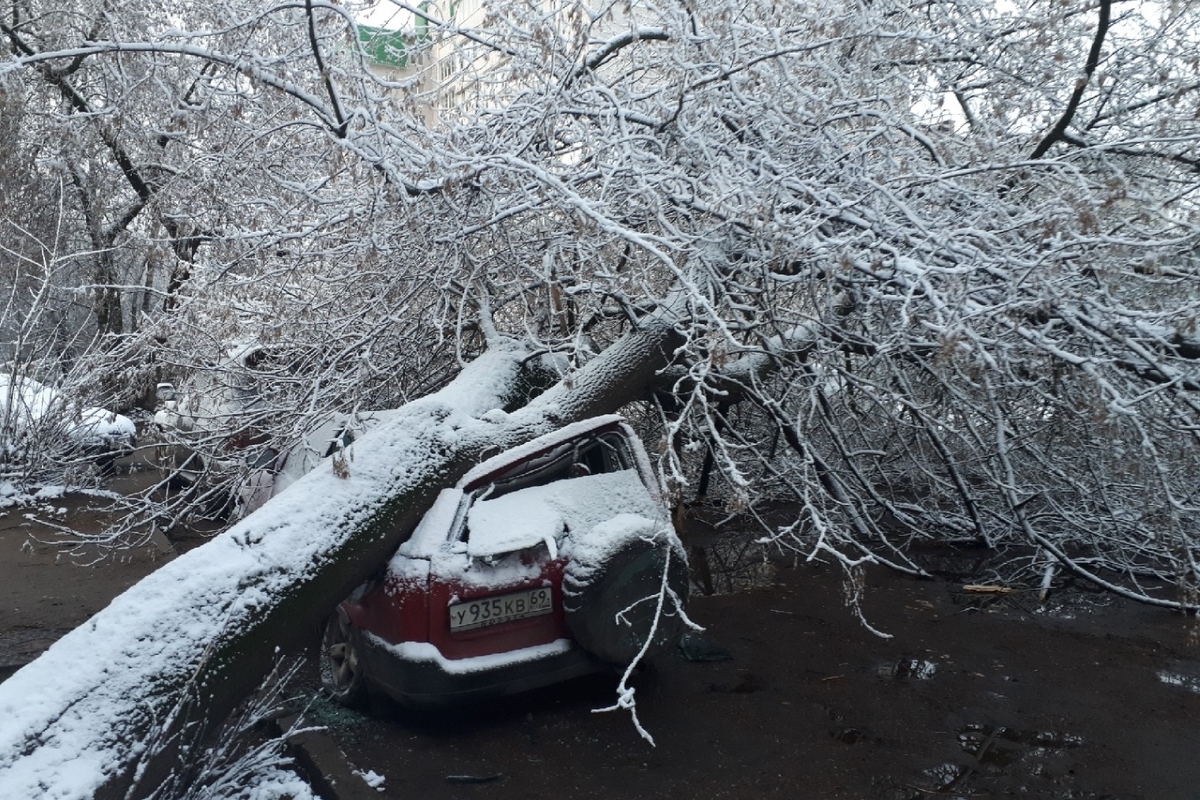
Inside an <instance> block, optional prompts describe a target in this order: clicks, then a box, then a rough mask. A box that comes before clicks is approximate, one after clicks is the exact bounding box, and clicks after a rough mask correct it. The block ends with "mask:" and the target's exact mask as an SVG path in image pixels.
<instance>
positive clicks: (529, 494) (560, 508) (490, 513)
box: [467, 469, 664, 558]
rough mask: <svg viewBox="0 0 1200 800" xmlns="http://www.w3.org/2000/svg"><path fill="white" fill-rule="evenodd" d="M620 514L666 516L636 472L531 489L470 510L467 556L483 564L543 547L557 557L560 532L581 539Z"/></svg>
mask: <svg viewBox="0 0 1200 800" xmlns="http://www.w3.org/2000/svg"><path fill="white" fill-rule="evenodd" d="M619 514H640V515H642V516H643V517H649V518H651V519H653V518H656V517H662V516H663V514H664V511H663V509H662V507H661V506H660V505H659V504H658V503H657V502H655V500H654V498H653V497H651V496H650V493H649V492H648V491H647V490H646V487H645V486H644V485H643V484H642V480H641V477H640V476H639V475H638V473H637V472H636V471H635V470H631V469H629V470H622V471H620V472H610V473H605V474H600V475H585V476H582V477H578V478H569V479H567V480H560V481H555V482H554V483H550V484H547V485H545V486H531V487H529V488H527V489H520V490H518V491H515V492H511V493H510V494H506V495H503V496H501V497H497V498H496V499H495V500H480V501H478V502H476V503H475V505H474V506H472V507H471V511H470V513H469V514H468V516H467V525H468V528H469V530H470V538H469V539H468V540H467V554H468V555H470V556H471V557H472V558H486V557H489V556H494V555H499V554H501V553H510V552H513V551H515V550H523V549H525V548H527V547H533V546H535V545H537V544H539V543H541V542H545V543H546V547H547V549H549V550H550V552H551V553H552V554H555V553H557V551H558V542H559V540H560V539H561V537H562V534H563V533H564V532H566V533H568V534H569V535H570V536H571V538H572V539H579V538H581V537H583V535H584V534H587V533H588V532H589V531H591V530H592V529H593V528H595V527H596V526H597V525H599V524H600V523H602V522H604V521H606V520H609V519H612V518H613V517H615V516H617V515H619ZM583 538H591V537H590V535H589V536H587V537H583Z"/></svg>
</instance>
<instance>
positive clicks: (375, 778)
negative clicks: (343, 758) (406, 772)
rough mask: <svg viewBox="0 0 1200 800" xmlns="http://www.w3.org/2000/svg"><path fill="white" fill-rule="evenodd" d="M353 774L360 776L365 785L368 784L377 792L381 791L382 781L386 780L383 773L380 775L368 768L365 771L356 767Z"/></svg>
mask: <svg viewBox="0 0 1200 800" xmlns="http://www.w3.org/2000/svg"><path fill="white" fill-rule="evenodd" d="M354 774H355V775H357V776H358V777H360V778H362V779H363V782H364V783H365V784H367V786H370V787H371V788H372V789H374V790H375V791H377V792H382V791H383V784H384V781H386V780H387V778H386V777H384V776H383V775H380V774H379V773H378V772H376V771H375V770H373V769H369V770H367V771H366V772H363V771H362V770H361V769H356V770H354Z"/></svg>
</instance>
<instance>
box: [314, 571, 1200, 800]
mask: <svg viewBox="0 0 1200 800" xmlns="http://www.w3.org/2000/svg"><path fill="white" fill-rule="evenodd" d="M773 580H774V584H773V585H772V586H771V587H769V588H760V589H757V590H751V591H748V592H743V593H739V594H732V595H714V596H710V597H703V596H702V597H697V598H695V599H694V602H693V606H692V608H693V612H694V615H695V617H696V618H697V619H698V621H700V622H701V623H702V624H705V625H706V626H707V627H708V631H707V633H706V637H708V638H709V639H710V640H711V641H712V642H713V643H714V644H718V645H720V646H721V647H722V648H724V649H725V650H727V651H728V652H729V654H730V655H731V656H732V658H731V659H730V660H726V661H710V662H694V661H688V660H686V659H684V658H682V657H681V656H680V655H679V654H676V653H670V654H665V655H664V656H662V657H659V658H658V659H656V661H655V663H654V665H653V668H652V669H650V670H647V671H646V672H645V673H643V674H642V675H640V676H638V677H637V678H636V679H635V684H636V686H637V687H638V690H637V698H638V700H639V706H638V710H639V714H640V717H641V721H642V723H643V724H644V725H645V727H646V728H647V729H648V730H649V731H650V733H651V734H652V735H653V736H654V737H655V740H656V745H657V746H655V747H651V746H649V745H648V744H646V743H645V742H644V741H642V740H641V739H640V738H639V737H638V735H637V733H636V731H635V730H634V728H633V726H632V724H631V723H630V721H629V719H628V717H626V716H625V715H623V714H620V713H606V714H595V713H592V710H593V709H595V708H599V707H601V706H606V705H609V704H610V703H611V702H612V700H613V696H612V693H611V692H612V685H613V681H612V680H611V679H605V678H596V679H591V680H585V681H580V682H577V683H575V684H571V685H567V686H563V687H558V688H555V689H552V690H549V691H545V692H539V693H533V694H529V695H525V696H521V697H516V698H509V699H507V700H505V701H504V702H502V703H495V704H491V705H486V706H482V707H477V708H474V709H470V710H463V711H458V712H455V713H444V714H433V715H425V716H414V715H412V714H408V713H405V712H403V711H401V710H398V709H396V708H394V707H384V708H382V709H378V710H377V714H376V716H374V717H367V716H362V715H359V714H356V713H355V712H350V711H346V710H343V709H339V708H337V707H335V706H331V705H330V704H328V703H327V702H325V701H323V700H320V699H317V700H316V701H315V702H314V705H313V706H312V707H311V708H310V711H309V714H310V718H311V719H312V721H313V722H316V723H319V724H323V725H326V726H327V727H328V734H329V736H331V737H332V739H333V740H334V741H335V742H337V743H338V744H339V745H340V746H341V748H342V749H343V750H344V752H346V753H347V755H348V757H349V759H350V760H351V762H352V763H353V765H354V766H355V768H357V769H359V770H361V771H363V772H367V771H370V772H373V773H374V774H376V775H382V776H384V778H385V781H384V782H383V784H381V785H380V786H379V787H378V788H377V790H376V796H379V797H414V796H418V797H423V798H485V797H486V798H488V800H510V799H511V800H516V798H552V797H555V798H556V797H560V796H567V797H572V798H589V797H596V798H601V797H603V798H609V797H621V798H675V797H678V798H695V797H705V798H760V797H790V798H797V797H799V798H808V797H811V798H830V799H831V800H832V799H835V798H847V799H849V798H856V799H859V800H873V799H876V798H877V799H878V800H916V799H917V798H929V797H941V798H978V797H1034V798H1083V799H1086V800H1092V799H1096V800H1098V799H1099V798H1129V799H1131V800H1132V799H1133V798H1144V800H1168V799H1170V798H1181V799H1190V798H1200V758H1197V755H1196V754H1197V753H1200V696H1198V694H1197V691H1198V690H1200V660H1198V659H1200V651H1198V649H1197V648H1195V647H1193V646H1190V645H1189V644H1188V641H1189V634H1190V633H1191V631H1192V629H1193V624H1194V623H1193V621H1192V620H1190V619H1187V618H1184V617H1182V616H1180V615H1175V614H1171V613H1167V612H1163V611H1161V610H1155V609H1150V608H1146V607H1139V606H1134V605H1131V604H1126V603H1124V602H1123V601H1116V600H1114V599H1112V598H1108V597H1107V596H1101V598H1100V599H1098V598H1097V597H1096V596H1095V595H1093V594H1089V593H1083V592H1077V593H1075V594H1074V595H1071V593H1064V595H1063V596H1060V597H1058V598H1056V600H1055V603H1054V604H1048V605H1045V606H1043V605H1041V604H1039V603H1037V602H1036V599H1034V600H1033V601H1032V602H1028V600H1027V599H1022V600H1018V601H1017V602H1016V604H1013V603H1009V602H1006V601H1004V600H1003V599H1002V600H999V601H997V600H995V599H991V600H988V601H987V602H983V603H980V602H977V601H978V600H979V598H978V597H974V596H972V597H971V598H970V600H969V602H964V600H963V596H964V595H973V593H971V592H964V591H963V589H962V584H961V583H958V582H948V581H917V580H913V579H909V578H905V577H902V576H898V575H894V574H888V573H886V572H883V571H877V572H872V573H871V574H870V575H869V576H868V580H867V584H866V586H867V588H866V594H865V603H864V607H865V612H866V614H867V618H868V620H869V621H870V622H871V624H872V625H874V626H875V627H877V628H879V629H881V630H883V631H885V632H887V633H890V634H892V637H893V638H891V639H881V638H879V637H877V636H874V635H872V634H871V633H869V632H867V631H866V630H865V629H863V628H862V626H861V625H859V624H858V622H857V621H856V620H855V618H854V617H853V615H852V614H851V613H850V612H849V611H848V610H847V609H846V607H845V606H844V603H843V600H842V589H841V576H840V574H839V572H838V570H836V569H832V568H829V567H817V568H814V567H811V566H804V565H800V566H791V565H787V564H784V565H777V566H776V569H775V571H774V578H773ZM310 680H311V679H310Z"/></svg>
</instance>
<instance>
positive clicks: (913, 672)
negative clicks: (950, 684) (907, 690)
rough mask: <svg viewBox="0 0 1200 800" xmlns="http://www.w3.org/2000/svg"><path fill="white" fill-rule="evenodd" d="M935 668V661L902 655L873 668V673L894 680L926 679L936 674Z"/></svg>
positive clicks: (936, 666)
mask: <svg viewBox="0 0 1200 800" xmlns="http://www.w3.org/2000/svg"><path fill="white" fill-rule="evenodd" d="M937 668H938V665H937V662H936V661H928V660H926V659H923V658H909V657H907V656H902V657H901V658H898V659H896V660H895V661H888V662H887V663H884V664H880V665H879V666H878V667H876V668H875V674H876V675H878V676H879V677H881V678H888V679H890V680H896V681H904V680H910V681H927V680H929V679H930V678H932V677H933V676H934V675H935V674H937Z"/></svg>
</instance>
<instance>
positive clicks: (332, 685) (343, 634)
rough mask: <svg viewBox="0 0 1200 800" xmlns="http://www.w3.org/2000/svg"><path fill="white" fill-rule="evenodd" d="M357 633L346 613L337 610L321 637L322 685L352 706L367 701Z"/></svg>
mask: <svg viewBox="0 0 1200 800" xmlns="http://www.w3.org/2000/svg"><path fill="white" fill-rule="evenodd" d="M356 639H357V636H356V635H355V633H354V627H353V626H352V625H351V624H350V618H349V617H348V616H346V612H344V611H342V609H340V608H339V609H337V610H336V611H335V612H333V614H331V615H330V617H329V620H328V622H326V623H325V632H324V634H323V635H322V636H321V655H320V668H321V670H320V671H321V686H322V687H324V689H325V691H326V692H327V693H328V694H329V696H330V697H332V698H333V699H334V700H336V701H337V702H339V703H341V704H342V705H344V706H349V707H351V708H362V707H364V706H365V705H366V703H367V699H368V696H367V685H366V681H365V680H364V677H363V669H364V664H363V661H362V658H361V653H360V652H359V647H358V643H357V641H356Z"/></svg>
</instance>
